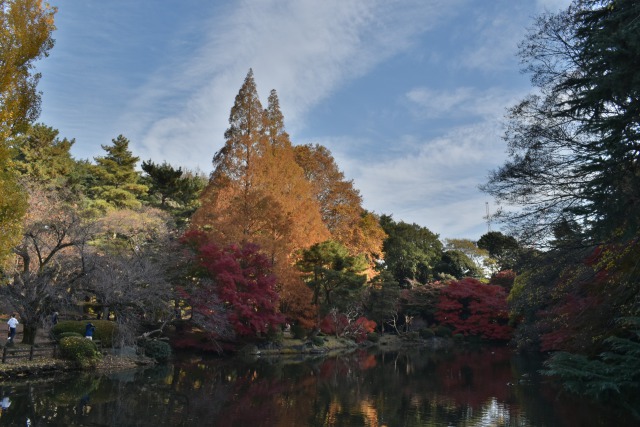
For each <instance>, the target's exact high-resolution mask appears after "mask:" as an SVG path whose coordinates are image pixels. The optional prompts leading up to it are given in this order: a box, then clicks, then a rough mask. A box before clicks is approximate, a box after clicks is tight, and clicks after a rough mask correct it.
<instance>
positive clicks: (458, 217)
mask: <svg viewBox="0 0 640 427" xmlns="http://www.w3.org/2000/svg"><path fill="white" fill-rule="evenodd" d="M494 123H495V122H494ZM500 134H501V129H500V128H499V127H498V126H497V125H496V124H491V123H489V122H487V123H478V124H474V125H470V126H465V127H460V128H457V129H454V130H452V131H450V132H449V133H447V134H446V135H444V136H443V137H440V138H437V139H434V140H430V141H424V142H423V144H422V146H421V147H420V149H419V150H417V151H414V152H407V153H406V154H405V155H404V156H403V157H399V158H392V159H381V160H380V161H379V162H377V163H374V164H359V163H357V161H353V160H352V161H348V160H347V159H343V160H345V161H344V162H343V163H344V167H345V173H346V175H347V176H353V177H354V182H355V186H356V188H358V189H359V190H360V191H361V193H362V195H363V198H364V205H365V208H367V209H369V210H372V211H375V212H377V213H379V214H393V216H394V218H396V219H398V220H403V221H405V222H415V223H417V224H420V225H422V226H425V227H428V228H429V229H431V230H432V231H434V232H436V233H439V234H441V236H442V237H468V238H478V237H479V236H480V234H477V233H480V232H481V231H482V230H483V229H484V227H486V225H485V224H484V220H483V218H482V217H483V216H484V214H485V210H484V209H485V201H490V197H489V196H487V195H484V194H483V193H481V192H480V191H479V190H478V185H480V184H482V183H484V181H485V180H486V177H487V174H488V172H489V170H490V169H493V168H495V167H496V166H498V165H500V164H501V163H502V162H503V160H504V146H503V145H502V143H501V140H500ZM338 158H339V155H336V159H338ZM343 163H340V164H341V165H342V164H343ZM389 209H391V210H392V211H391V212H389ZM469 233H476V235H470V234H469Z"/></svg>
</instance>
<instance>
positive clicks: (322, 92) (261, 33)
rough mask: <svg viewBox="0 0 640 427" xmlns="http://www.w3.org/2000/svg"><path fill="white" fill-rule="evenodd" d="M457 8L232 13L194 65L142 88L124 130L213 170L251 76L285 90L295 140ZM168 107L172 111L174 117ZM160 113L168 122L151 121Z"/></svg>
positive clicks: (232, 9)
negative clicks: (352, 84) (338, 94)
mask: <svg viewBox="0 0 640 427" xmlns="http://www.w3.org/2000/svg"><path fill="white" fill-rule="evenodd" d="M456 3H460V2H451V1H444V0H442V1H436V2H422V1H418V0H415V1H411V2H403V3H402V7H400V5H399V4H398V3H396V2H387V1H371V2H344V1H340V0H332V1H324V2H316V1H299V0H295V1H294V0H290V1H286V2H283V1H275V0H274V1H264V2H252V1H244V2H239V3H234V4H233V6H229V7H228V8H226V9H224V10H217V11H216V15H215V16H213V17H211V19H210V20H209V21H208V22H207V23H206V28H208V29H210V32H208V33H204V34H202V36H203V38H204V40H206V42H205V43H204V44H203V45H202V46H201V47H200V48H199V49H198V50H197V51H195V52H190V55H191V56H192V57H191V58H186V57H184V56H183V57H181V58H176V59H174V60H173V61H172V62H171V64H170V65H171V66H172V67H175V68H174V69H173V71H172V72H170V73H166V72H165V71H166V68H167V67H164V68H163V71H162V72H159V73H157V74H156V75H155V76H153V78H151V79H150V80H149V81H148V82H147V83H146V84H145V85H143V86H142V87H141V88H140V90H139V91H138V93H137V94H136V95H135V97H134V98H133V99H132V101H131V102H130V104H129V108H128V109H127V111H126V112H123V114H122V115H121V117H120V120H121V122H122V123H123V127H133V128H135V129H136V132H139V133H140V135H141V136H142V141H141V142H142V144H141V145H142V148H143V150H144V151H145V152H147V153H148V154H149V155H151V156H153V157H160V158H166V159H168V160H170V161H172V162H173V161H175V162H177V163H181V164H191V165H193V164H194V163H197V164H198V165H199V166H200V167H202V168H205V169H206V168H208V166H209V164H208V161H207V162H206V164H203V159H205V158H208V159H210V158H211V156H212V155H213V153H214V152H215V150H217V149H219V148H220V147H221V145H222V135H223V133H224V130H225V128H226V126H227V119H228V112H229V109H230V107H231V105H232V104H233V99H234V96H235V94H236V93H237V91H238V89H239V88H240V85H241V84H242V80H243V78H244V76H245V75H246V72H247V71H248V69H249V68H250V67H252V68H253V69H254V72H255V76H256V84H257V85H258V90H259V92H260V94H261V96H263V97H266V94H268V91H269V90H270V89H272V88H275V89H276V90H278V93H279V95H280V99H281V107H282V109H283V112H284V114H285V117H286V119H287V125H288V127H289V129H293V130H294V131H295V129H296V128H301V127H303V126H304V123H305V121H306V120H308V117H307V116H306V114H307V113H308V111H309V110H310V109H311V108H312V107H313V106H315V105H317V104H318V103H319V102H321V101H322V100H324V99H326V98H327V97H329V96H330V95H331V93H333V92H334V91H336V90H338V89H339V88H340V87H341V86H342V85H344V84H345V83H346V82H347V81H350V80H353V79H356V78H358V77H360V76H362V75H363V74H365V73H367V72H368V71H369V70H371V69H372V68H373V67H375V66H376V65H377V64H379V63H381V62H384V61H385V60H386V59H388V58H389V57H390V56H392V55H395V54H397V53H398V52H400V51H403V50H404V49H407V48H408V46H410V45H411V43H412V39H413V37H414V36H415V35H416V34H418V33H421V32H424V31H426V30H428V29H429V28H431V27H432V26H434V25H436V24H438V23H439V19H440V18H442V17H443V16H444V15H446V14H451V13H452V11H453V10H454V9H455V7H456ZM180 62H182V63H180ZM194 82H199V84H197V85H196V84H194ZM176 93H178V94H180V93H183V97H182V98H177V97H176ZM167 104H170V105H172V107H174V108H171V109H170V111H168V110H169V109H167V108H166V106H167ZM159 109H160V110H161V112H162V113H163V114H161V115H160V117H158V115H157V114H155V113H154V114H147V113H146V112H149V111H151V112H157V111H158V110H159ZM140 112H141V113H142V114H140ZM178 138H179V140H181V141H187V142H188V144H189V151H188V152H185V150H184V148H183V147H176V144H175V141H176V140H177V139H178Z"/></svg>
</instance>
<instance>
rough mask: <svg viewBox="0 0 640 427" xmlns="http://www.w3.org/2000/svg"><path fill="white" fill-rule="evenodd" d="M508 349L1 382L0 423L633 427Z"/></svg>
mask: <svg viewBox="0 0 640 427" xmlns="http://www.w3.org/2000/svg"><path fill="white" fill-rule="evenodd" d="M538 368H539V364H538V362H537V361H532V360H527V359H522V358H517V357H514V356H513V355H512V354H511V353H510V351H509V350H508V349H507V348H491V349H484V350H473V351H471V350H468V351H457V352H451V353H435V354H434V353H431V352H427V351H420V350H418V349H415V350H412V351H404V352H387V353H371V352H366V351H358V352H355V353H351V354H349V355H344V356H340V357H334V358H328V359H299V358H296V359H264V358H262V359H258V360H252V361H242V360H220V359H206V358H200V357H184V358H181V359H180V360H178V361H176V362H175V363H173V364H171V365H167V366H161V367H156V368H153V369H144V370H136V371H129V372H121V373H118V374H113V375H107V376H95V375H88V374H83V375H73V376H61V377H59V378H56V379H49V380H46V381H45V380H41V381H30V382H13V383H11V382H9V383H5V384H4V385H3V387H2V390H1V391H2V396H3V397H4V396H6V397H7V398H8V399H10V402H11V405H10V406H9V407H8V408H7V409H6V411H3V412H2V413H1V415H0V425H18V426H21V425H25V420H26V418H27V417H28V418H30V419H31V420H32V426H40V425H59V426H209V425H211V426H287V427H288V426H326V427H330V426H369V427H382V426H389V427H391V426H407V427H413V426H527V427H528V426H587V427H588V426H600V425H602V426H604V425H617V426H625V425H629V426H630V425H635V424H634V423H633V420H631V419H627V418H626V417H625V416H624V414H619V413H618V414H616V413H613V412H612V411H608V410H606V409H605V408H599V407H597V406H596V405H593V404H589V403H587V402H580V401H579V400H576V399H570V398H569V397H568V396H563V395H562V394H559V392H558V390H557V389H556V388H553V387H552V386H551V385H550V384H546V383H545V382H544V381H541V379H540V378H539V377H538V376H537V374H536V370H537V369H538Z"/></svg>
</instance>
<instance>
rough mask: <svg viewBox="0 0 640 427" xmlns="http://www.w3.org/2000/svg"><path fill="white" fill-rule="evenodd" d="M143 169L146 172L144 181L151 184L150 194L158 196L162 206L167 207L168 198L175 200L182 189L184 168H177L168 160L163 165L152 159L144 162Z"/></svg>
mask: <svg viewBox="0 0 640 427" xmlns="http://www.w3.org/2000/svg"><path fill="white" fill-rule="evenodd" d="M142 170H143V171H144V172H145V173H146V176H144V177H143V179H144V182H145V183H146V184H148V186H149V195H150V196H151V197H156V198H157V199H158V200H159V202H160V206H161V207H166V205H167V200H175V199H176V194H177V193H178V192H179V191H180V179H181V178H182V168H178V169H175V168H174V167H173V166H171V165H170V164H168V163H167V162H163V163H162V164H161V165H158V164H155V163H154V162H152V161H151V160H148V161H146V162H142Z"/></svg>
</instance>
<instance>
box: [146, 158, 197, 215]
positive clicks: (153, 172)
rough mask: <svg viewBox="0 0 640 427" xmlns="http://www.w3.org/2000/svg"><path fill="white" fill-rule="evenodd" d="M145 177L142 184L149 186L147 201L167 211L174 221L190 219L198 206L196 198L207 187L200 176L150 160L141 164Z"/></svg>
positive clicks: (165, 163)
mask: <svg viewBox="0 0 640 427" xmlns="http://www.w3.org/2000/svg"><path fill="white" fill-rule="evenodd" d="M142 170H143V171H144V172H145V175H144V176H143V177H142V180H143V183H144V184H146V185H148V186H149V199H150V200H151V203H152V204H154V205H158V206H159V207H160V208H161V209H165V210H168V211H169V212H170V213H171V214H173V215H174V216H175V217H176V219H182V220H184V219H186V218H188V217H190V216H191V215H192V214H193V212H194V210H195V209H196V208H197V207H198V206H199V203H198V196H199V195H200V192H201V191H202V190H203V189H204V187H205V186H206V185H207V178H206V176H204V175H202V174H200V175H199V174H195V173H191V172H185V171H183V170H182V168H178V169H175V168H174V167H173V166H171V165H170V164H168V163H167V162H163V163H162V164H156V163H154V162H152V161H151V160H148V161H145V162H142Z"/></svg>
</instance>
